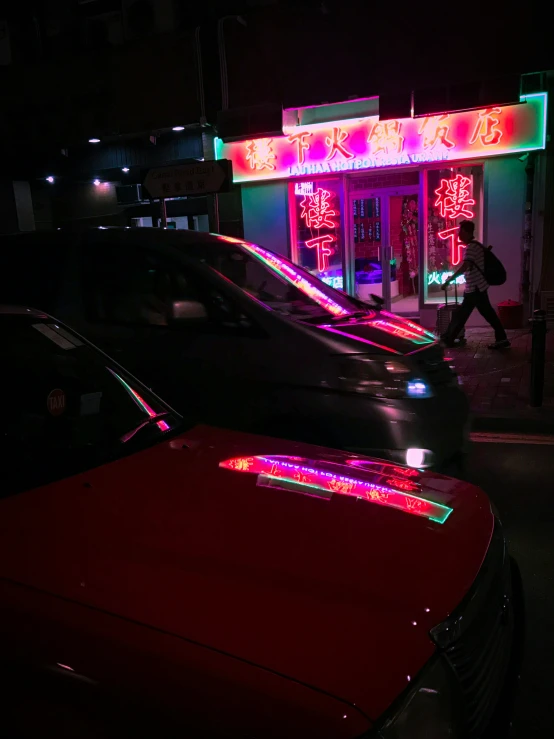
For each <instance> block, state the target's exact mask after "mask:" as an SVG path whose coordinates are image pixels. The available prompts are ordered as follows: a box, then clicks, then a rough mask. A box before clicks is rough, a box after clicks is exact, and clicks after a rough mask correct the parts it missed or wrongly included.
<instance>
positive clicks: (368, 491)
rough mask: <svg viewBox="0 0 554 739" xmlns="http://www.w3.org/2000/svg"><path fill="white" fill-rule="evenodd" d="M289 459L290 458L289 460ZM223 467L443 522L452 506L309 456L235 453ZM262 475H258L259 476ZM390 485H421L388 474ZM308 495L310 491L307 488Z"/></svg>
mask: <svg viewBox="0 0 554 739" xmlns="http://www.w3.org/2000/svg"><path fill="white" fill-rule="evenodd" d="M289 460H291V461H289ZM219 466H220V467H221V468H222V469H226V470H232V471H233V472H249V473H251V474H255V475H258V485H261V486H264V480H267V479H269V480H271V481H273V482H275V483H277V484H278V483H284V484H285V485H287V484H289V485H293V486H294V487H295V488H297V487H300V488H302V487H304V488H306V490H307V491H309V490H310V489H315V490H320V491H321V492H323V493H325V495H324V496H323V497H326V498H327V497H332V495H333V493H337V494H338V495H346V496H349V497H353V498H359V499H361V500H365V501H367V502H369V503H375V504H377V505H382V506H385V507H387V508H396V509H398V510H401V511H404V512H405V513H410V514H412V515H414V516H421V517H423V518H427V519H428V520H430V521H435V522H436V523H440V524H443V523H444V522H445V521H446V519H447V518H448V516H450V514H451V513H452V510H453V509H452V508H449V507H448V506H445V505H442V504H441V503H435V502H434V501H430V500H426V499H425V498H421V497H419V496H418V495H414V494H413V493H412V492H405V490H398V489H394V487H388V486H386V485H377V484H375V483H372V482H369V481H366V480H360V479H358V478H354V477H350V476H346V475H338V474H335V473H334V472H330V471H328V470H325V469H321V468H318V467H317V466H316V463H314V462H312V461H311V460H308V459H305V460H296V459H294V458H290V457H260V456H257V457H236V458H234V459H227V460H225V461H223V462H220V463H219ZM260 478H261V479H260ZM387 483H388V484H389V485H396V486H397V487H400V486H402V487H403V488H405V489H406V488H408V489H410V490H413V489H419V488H420V485H419V484H417V483H414V482H411V481H410V480H406V479H404V480H398V479H395V478H389V479H388V480H387ZM307 494H308V495H309V494H310V493H309V492H307Z"/></svg>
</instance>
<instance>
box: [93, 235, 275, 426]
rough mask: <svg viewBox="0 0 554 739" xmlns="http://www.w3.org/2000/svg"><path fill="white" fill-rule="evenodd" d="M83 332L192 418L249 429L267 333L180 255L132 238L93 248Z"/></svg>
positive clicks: (97, 245) (96, 245)
mask: <svg viewBox="0 0 554 739" xmlns="http://www.w3.org/2000/svg"><path fill="white" fill-rule="evenodd" d="M83 293H84V315H85V322H84V324H83V326H82V331H83V332H84V333H85V334H86V335H87V336H88V337H89V338H90V339H91V340H92V341H94V342H95V343H97V344H98V345H99V346H100V347H101V348H102V349H104V350H105V351H106V352H107V353H108V354H111V355H112V356H113V357H114V358H116V359H117V360H118V361H120V362H121V363H122V364H123V365H124V366H126V367H127V368H128V369H130V370H131V371H132V372H133V373H134V374H136V375H137V376H138V377H139V378H140V379H141V380H142V381H143V382H145V383H146V384H147V385H148V386H149V387H151V388H152V389H153V390H154V391H155V392H157V393H158V394H159V395H161V396H162V397H163V398H165V399H167V400H168V402H170V403H171V404H172V405H174V406H175V407H176V408H177V409H178V410H180V411H181V412H182V413H183V414H185V415H187V416H192V417H194V418H195V419H197V420H201V421H205V422H208V423H216V424H224V425H229V424H231V425H235V424H236V425H241V421H240V418H239V416H241V414H244V415H245V416H248V415H249V414H250V413H251V412H252V411H251V410H249V409H253V408H255V407H256V405H257V403H256V402H255V401H254V400H253V397H252V377H253V375H255V367H254V365H253V364H252V362H246V361H244V358H245V357H246V356H247V355H250V356H253V355H254V356H255V354H256V351H255V350H254V352H253V351H252V347H251V344H252V342H254V343H256V342H259V343H260V344H261V343H263V336H262V332H261V331H260V330H259V329H258V327H257V326H256V325H255V322H254V321H253V320H252V319H251V318H250V317H249V316H247V315H245V312H244V310H243V308H242V307H240V306H239V305H238V304H237V303H236V302H235V301H234V300H233V299H232V298H231V297H229V296H228V295H227V294H226V293H225V292H224V290H222V289H221V288H220V287H219V286H217V285H216V283H215V282H213V281H210V279H209V278H208V277H206V276H205V275H202V274H200V271H199V270H198V269H195V268H194V267H193V266H192V265H187V264H186V263H184V262H183V261H182V260H181V259H180V258H179V256H178V255H173V256H172V255H171V254H168V253H163V252H161V251H159V250H157V249H153V248H152V249H149V248H144V247H143V246H140V245H134V244H132V243H130V242H129V241H127V242H126V243H121V244H118V245H116V246H114V245H112V244H110V245H109V246H107V245H106V246H102V244H95V245H94V246H91V248H90V250H89V251H88V254H85V260H84V264H83Z"/></svg>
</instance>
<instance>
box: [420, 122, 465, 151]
mask: <svg viewBox="0 0 554 739" xmlns="http://www.w3.org/2000/svg"><path fill="white" fill-rule="evenodd" d="M448 118H449V116H448V115H434V116H429V117H427V118H424V119H423V122H422V124H421V126H420V127H419V131H418V133H419V135H420V136H423V148H424V149H434V148H435V146H436V145H437V144H439V143H440V144H442V145H443V146H445V147H446V148H447V149H453V148H454V146H456V144H455V143H454V142H453V141H450V139H449V138H448V132H449V131H450V126H447V125H446V121H447V120H448Z"/></svg>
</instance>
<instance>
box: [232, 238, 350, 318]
mask: <svg viewBox="0 0 554 739" xmlns="http://www.w3.org/2000/svg"><path fill="white" fill-rule="evenodd" d="M242 247H243V248H244V249H246V250H247V251H249V252H250V253H251V254H253V255H254V256H255V257H257V258H258V259H260V260H261V261H262V262H264V264H266V265H267V266H268V267H269V268H270V269H272V270H273V271H274V272H277V273H278V274H279V275H281V277H284V278H285V280H287V282H291V283H292V284H293V285H294V286H295V287H297V288H298V289H299V290H301V291H302V292H303V293H304V294H305V295H307V296H308V297H309V298H311V299H312V300H314V301H315V302H316V303H317V304H318V305H319V306H320V307H321V308H324V309H325V310H326V311H328V312H329V313H332V314H333V315H334V316H346V315H348V313H349V312H351V311H348V310H347V309H346V308H343V307H342V306H340V305H339V304H338V303H336V302H335V301H334V300H332V298H329V297H328V296H327V295H325V293H324V292H322V291H321V290H319V289H318V288H317V287H316V286H315V285H312V284H311V283H310V282H309V281H308V280H307V279H306V278H305V277H304V276H303V275H302V274H301V273H300V272H297V271H296V270H295V269H293V267H291V265H290V264H287V263H286V262H283V260H282V259H279V257H277V256H276V255H275V254H272V253H271V252H269V251H266V250H265V249H262V248H261V247H260V246H256V245H255V244H248V243H246V242H242Z"/></svg>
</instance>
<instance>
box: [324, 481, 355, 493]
mask: <svg viewBox="0 0 554 739" xmlns="http://www.w3.org/2000/svg"><path fill="white" fill-rule="evenodd" d="M353 488H354V483H352V482H347V481H346V480H329V490H332V491H333V492H334V493H343V494H344V495H349V493H351V492H352V490H353Z"/></svg>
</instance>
